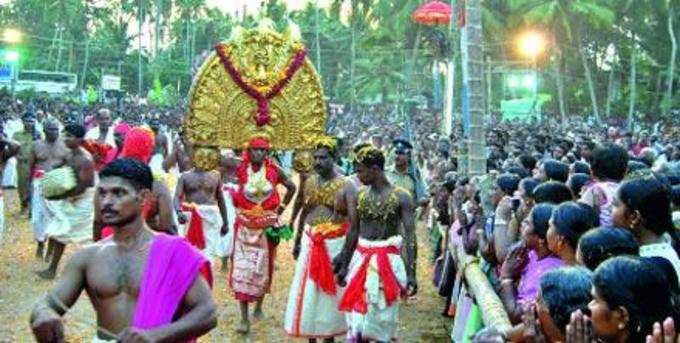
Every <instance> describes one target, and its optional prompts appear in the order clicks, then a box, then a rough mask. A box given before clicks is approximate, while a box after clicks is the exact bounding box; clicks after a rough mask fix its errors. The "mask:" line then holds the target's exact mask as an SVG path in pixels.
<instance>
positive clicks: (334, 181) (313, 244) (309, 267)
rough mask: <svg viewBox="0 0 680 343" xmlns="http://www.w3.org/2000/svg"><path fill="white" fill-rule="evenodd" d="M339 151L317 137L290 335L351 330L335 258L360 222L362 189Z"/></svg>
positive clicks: (296, 251)
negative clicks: (344, 169)
mask: <svg viewBox="0 0 680 343" xmlns="http://www.w3.org/2000/svg"><path fill="white" fill-rule="evenodd" d="M337 149H338V147H337V141H336V140H335V139H334V138H331V137H327V138H321V139H319V140H317V142H316V144H315V150H314V171H315V173H313V174H312V175H311V176H309V177H308V178H307V179H306V181H305V183H304V184H303V185H302V188H300V191H299V192H298V197H300V198H301V199H302V204H303V205H302V212H301V215H300V221H299V224H298V229H297V236H296V239H295V245H294V248H293V257H294V258H295V259H296V260H297V263H296V265H295V276H294V277H293V283H292V284H291V287H290V293H289V296H288V306H287V308H286V315H285V317H284V328H285V330H286V333H287V334H288V335H290V336H292V337H301V338H308V339H309V340H310V341H315V340H316V339H325V340H326V341H333V338H334V337H335V336H339V335H342V334H344V333H345V332H346V331H347V325H346V323H345V320H344V314H343V313H342V312H340V311H339V310H338V301H339V300H340V295H341V289H340V287H339V286H338V285H337V284H336V280H335V275H334V274H333V266H332V263H331V261H332V260H333V258H335V257H336V256H337V255H338V254H339V253H340V251H341V250H342V247H343V245H344V242H345V234H346V233H347V231H348V230H349V228H350V226H351V225H353V223H356V213H355V208H356V189H355V187H354V185H353V184H352V183H351V182H350V181H349V179H348V178H346V177H345V176H343V175H342V174H341V173H339V171H338V170H337V168H335V161H336V159H337V157H338V156H337V153H338V150H337Z"/></svg>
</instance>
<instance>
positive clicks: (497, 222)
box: [491, 174, 521, 264]
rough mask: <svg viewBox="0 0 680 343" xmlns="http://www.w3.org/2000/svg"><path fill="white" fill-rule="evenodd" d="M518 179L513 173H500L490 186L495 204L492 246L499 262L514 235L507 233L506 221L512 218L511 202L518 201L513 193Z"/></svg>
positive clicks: (502, 259)
mask: <svg viewBox="0 0 680 343" xmlns="http://www.w3.org/2000/svg"><path fill="white" fill-rule="evenodd" d="M520 181H521V179H520V178H519V176H517V175H515V174H502V175H500V176H499V177H498V179H496V183H495V185H494V186H492V188H491V191H492V194H493V195H492V198H493V204H494V205H495V206H496V211H495V214H494V219H493V246H494V252H495V255H496V261H498V263H499V264H500V263H501V261H504V260H505V256H506V255H507V253H508V248H509V247H510V245H511V244H512V243H513V242H514V240H515V237H516V235H511V234H509V232H508V223H509V222H510V219H512V213H513V210H516V207H514V206H513V202H517V201H519V199H517V198H515V197H514V194H515V192H516V191H517V187H518V186H519V182H520Z"/></svg>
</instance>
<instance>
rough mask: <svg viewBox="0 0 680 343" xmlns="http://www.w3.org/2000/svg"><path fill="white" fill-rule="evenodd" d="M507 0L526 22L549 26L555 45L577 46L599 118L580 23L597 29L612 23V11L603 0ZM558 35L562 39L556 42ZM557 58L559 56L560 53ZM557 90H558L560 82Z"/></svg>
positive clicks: (593, 107)
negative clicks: (572, 44)
mask: <svg viewBox="0 0 680 343" xmlns="http://www.w3.org/2000/svg"><path fill="white" fill-rule="evenodd" d="M509 3H510V8H511V9H512V10H513V11H515V13H522V17H523V18H524V20H525V21H527V22H529V23H542V24H546V25H548V26H549V27H551V29H552V32H553V35H554V36H555V37H556V42H555V44H556V45H557V46H558V48H559V47H560V45H561V46H562V47H564V46H567V45H568V44H569V43H574V44H575V45H576V46H577V50H578V54H579V57H580V59H581V63H582V65H583V70H584V73H585V77H586V82H587V84H588V90H589V93H590V101H591V105H592V110H593V116H595V119H596V120H597V121H600V112H599V110H598V106H597V95H596V92H595V84H594V81H593V75H592V71H591V68H590V61H589V55H588V51H587V47H586V46H585V44H584V32H583V26H585V25H589V26H591V27H593V28H599V27H604V26H607V25H611V24H612V23H613V21H614V18H615V15H614V12H613V11H612V10H611V9H610V8H609V7H608V6H607V3H605V0H510V2H509ZM557 37H563V38H564V39H560V41H557ZM562 50H563V49H562ZM556 57H557V58H561V54H558V55H557V56H556ZM555 63H558V64H559V63H561V61H560V60H556V62H555ZM558 70H559V69H558ZM558 79H559V80H558V82H561V78H558ZM558 89H560V86H559V85H558ZM560 102H561V103H562V104H563V103H564V99H560ZM560 106H561V107H562V106H563V105H560Z"/></svg>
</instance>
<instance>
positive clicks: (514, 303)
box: [500, 204, 564, 322]
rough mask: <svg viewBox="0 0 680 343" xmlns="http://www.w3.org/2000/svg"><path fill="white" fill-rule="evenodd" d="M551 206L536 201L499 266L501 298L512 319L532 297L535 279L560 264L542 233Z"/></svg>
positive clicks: (547, 220) (515, 320)
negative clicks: (518, 236) (516, 240)
mask: <svg viewBox="0 0 680 343" xmlns="http://www.w3.org/2000/svg"><path fill="white" fill-rule="evenodd" d="M553 208H554V206H553V205H550V204H539V205H537V206H536V207H534V209H533V210H531V213H530V214H529V216H528V218H527V219H526V220H524V222H523V223H522V241H521V242H520V243H519V244H517V245H515V246H514V247H513V248H512V249H511V250H510V253H509V254H508V257H507V259H506V260H505V262H504V263H503V265H502V267H501V292H500V296H501V300H502V301H503V305H505V309H506V311H507V312H508V315H509V316H510V320H511V321H513V322H519V321H520V319H521V316H522V309H523V307H525V306H527V305H529V304H530V303H531V302H532V301H534V300H535V299H536V296H537V294H538V288H539V287H538V283H539V280H540V278H541V276H542V275H543V274H545V273H546V272H548V271H550V270H552V269H555V268H558V267H561V266H564V262H563V261H562V260H560V259H559V258H558V257H557V256H555V255H554V254H553V253H552V252H550V250H549V249H548V242H547V240H546V237H545V234H546V232H547V231H548V222H549V221H550V217H551V216H552V211H553Z"/></svg>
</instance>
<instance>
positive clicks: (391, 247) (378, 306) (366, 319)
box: [333, 146, 418, 342]
mask: <svg viewBox="0 0 680 343" xmlns="http://www.w3.org/2000/svg"><path fill="white" fill-rule="evenodd" d="M384 166H385V156H384V155H383V153H382V152H381V151H380V150H378V149H377V148H375V147H373V146H369V147H365V148H363V149H361V150H360V151H359V153H358V154H357V157H356V167H357V175H358V177H359V179H360V180H361V182H362V183H363V184H364V185H366V187H363V188H362V189H361V190H360V191H359V193H358V196H357V222H358V225H354V226H352V227H351V229H350V232H349V234H348V236H347V241H346V242H345V246H344V247H343V251H342V252H341V253H340V254H339V255H338V256H337V257H336V258H335V259H334V261H333V264H334V267H335V272H336V277H337V278H338V282H339V284H340V285H343V286H344V284H345V278H346V277H347V276H348V275H349V278H348V279H349V282H348V283H347V288H346V289H345V293H344V295H343V296H342V298H341V300H340V304H339V309H340V310H341V311H343V312H348V313H347V325H348V330H349V335H348V336H349V337H351V338H352V339H353V341H359V342H364V341H379V342H389V341H392V340H393V339H396V338H397V337H396V334H397V332H396V331H397V321H398V314H399V306H398V300H399V299H398V298H399V296H400V295H402V296H403V295H405V294H408V295H414V294H415V293H416V292H417V291H418V284H417V282H416V273H415V261H416V252H417V249H416V240H415V224H414V204H413V198H412V197H411V196H410V194H408V192H407V191H405V190H403V189H401V188H398V187H395V186H393V185H391V184H390V183H389V181H388V180H387V177H386V176H385V171H384ZM399 228H401V231H402V232H399ZM402 240H403V241H404V244H405V245H406V249H405V254H404V255H405V260H406V261H404V259H402V257H401V255H400V248H401V245H402ZM374 257H375V258H374ZM404 262H406V263H405V264H406V265H405V266H404ZM387 264H389V265H391V271H392V272H391V273H390V272H389V269H387V268H389V267H390V266H388V265H387ZM369 265H370V268H369ZM373 278H377V279H378V280H379V282H378V283H367V282H366V280H368V279H373ZM383 297H384V302H383V301H382V299H380V298H383ZM378 299H380V300H378Z"/></svg>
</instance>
